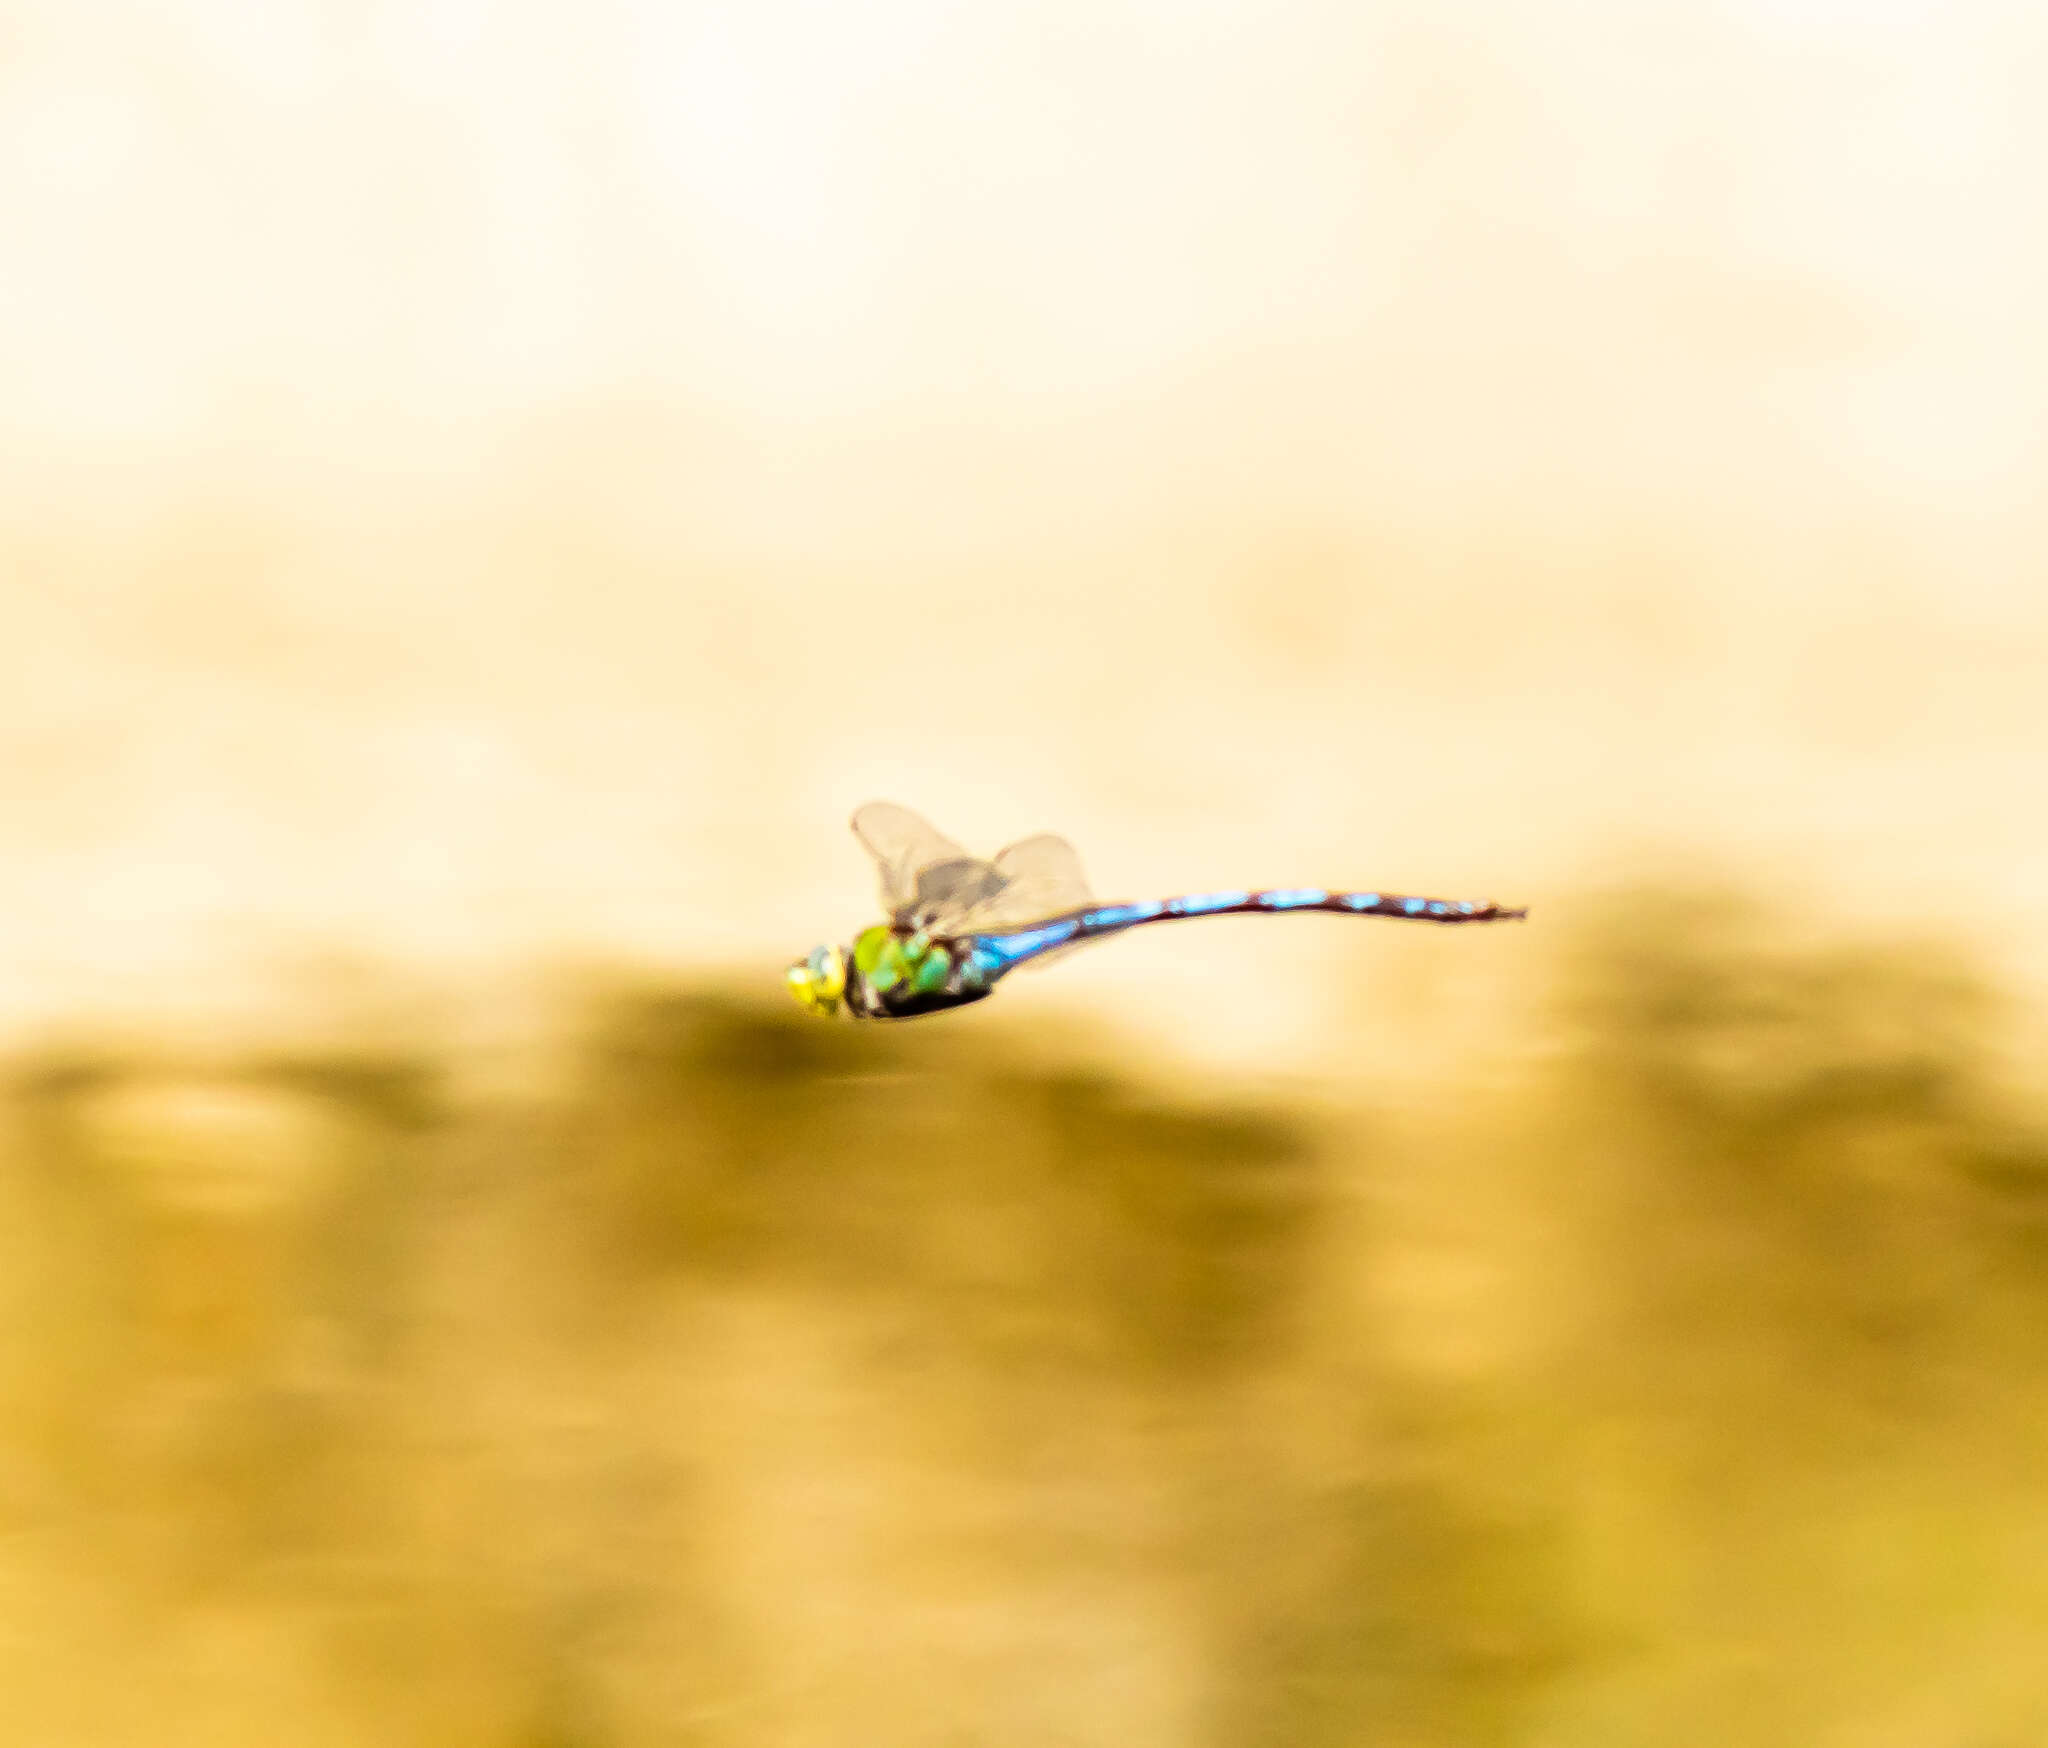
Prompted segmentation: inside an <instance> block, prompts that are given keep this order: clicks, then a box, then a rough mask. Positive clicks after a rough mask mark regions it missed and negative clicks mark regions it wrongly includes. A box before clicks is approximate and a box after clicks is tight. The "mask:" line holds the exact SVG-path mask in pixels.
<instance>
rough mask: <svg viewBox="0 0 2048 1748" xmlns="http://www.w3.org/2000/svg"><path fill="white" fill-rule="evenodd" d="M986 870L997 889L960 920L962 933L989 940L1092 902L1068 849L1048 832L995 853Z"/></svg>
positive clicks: (1076, 859)
mask: <svg viewBox="0 0 2048 1748" xmlns="http://www.w3.org/2000/svg"><path fill="white" fill-rule="evenodd" d="M990 866H991V867H992V868H993V870H994V872H995V873H996V875H997V876H999V879H1000V884H999V885H997V886H996V887H995V888H994V889H993V890H991V891H990V892H989V893H988V894H987V896H986V897H984V898H983V899H982V900H981V902H980V903H978V904H977V905H975V907H974V908H973V909H972V910H971V911H969V912H967V913H966V915H965V916H964V917H963V918H962V919H961V923H962V927H961V929H960V932H962V933H972V934H978V935H993V934H1000V933H1002V932H1004V931H1005V930H1009V929H1022V928H1029V927H1030V926H1031V925H1032V924H1033V923H1040V922H1044V921H1045V919H1046V918H1047V917H1055V916H1060V915H1063V914H1064V913H1065V912H1067V911H1070V910H1085V909H1086V908H1087V907H1088V906H1089V905H1090V904H1092V903H1093V902H1094V898H1093V895H1092V894H1091V893H1090V892H1089V890H1088V876H1087V875H1086V874H1084V873H1083V872H1082V871H1081V858H1080V857H1079V856H1078V855H1077V854H1075V852H1074V846H1073V845H1072V844H1070V843H1068V842H1067V840H1066V839H1065V838H1058V837H1054V836H1053V835H1052V834H1051V833H1049V832H1041V833H1040V834H1039V835H1038V836H1037V837H1034V838H1024V839H1022V840H1021V841H1019V842H1017V843H1014V844H1011V845H1010V846H1009V847H1008V848H1007V849H1005V850H1001V851H998V852H997V855H996V859H995V861H994V862H993V863H992V864H991V865H990ZM1034 963H1036V961H1034Z"/></svg>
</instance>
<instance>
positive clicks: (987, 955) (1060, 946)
mask: <svg viewBox="0 0 2048 1748" xmlns="http://www.w3.org/2000/svg"><path fill="white" fill-rule="evenodd" d="M852 825H853V833H854V836H855V837H857V838H858V839H859V840H860V842H861V844H862V846H863V847H864V848H865V849H866V851H867V853H868V855H869V856H870V857H871V858H872V859H873V861H874V864H875V869H876V872H877V873H878V874H879V875H880V878H881V892H882V908H883V911H884V912H885V913H886V916H887V921H885V922H879V923H874V924H872V925H870V926H869V927H867V928H865V929H863V930H861V932H860V933H859V934H858V935H856V936H855V937H854V938H853V940H852V941H850V942H848V943H847V944H846V945H845V946H843V947H834V946H821V947H814V948H812V949H811V951H810V952H809V953H808V954H807V955H805V956H804V957H803V958H801V959H799V960H797V961H796V962H795V963H794V964H792V965H791V966H790V967H789V969H788V971H787V972H785V973H784V977H785V979H786V982H787V985H788V989H789V993H790V995H791V997H792V998H793V999H794V1000H795V1001H796V1003H797V1005H798V1006H799V1007H801V1008H802V1009H803V1010H804V1011H805V1012H806V1013H812V1014H818V1015H821V1016H825V1017H832V1016H840V1015H843V1016H846V1017H848V1018H852V1019H862V1020H907V1019H914V1018H916V1017H918V1016H919V1015H922V1014H934V1013H942V1012H944V1011H946V1010H947V1009H950V1008H958V1007H965V1006H966V1005H967V1004H968V1003H970V1002H977V1001H982V1000H985V999H986V998H987V997H988V996H990V995H992V994H993V993H994V991H995V987H996V985H997V984H998V983H999V982H1001V981H1002V979H1003V978H1005V977H1007V976H1008V975H1009V974H1010V973H1011V972H1012V971H1016V970H1019V969H1020V968H1023V967H1025V966H1036V965H1045V964H1049V963H1051V962H1052V961H1053V960H1055V959H1057V958H1060V957H1063V956H1064V955H1066V954H1067V953H1069V952H1071V951H1072V950H1073V949H1074V948H1076V947H1080V946H1083V945H1085V944H1086V943H1088V942H1090V941H1096V940H1100V939H1102V938H1103V937H1104V936H1106V935H1118V934H1122V933H1123V932H1124V931H1125V930H1127V929H1136V928H1143V927H1146V926H1147V925H1149V924H1152V923H1161V922H1171V921H1174V920H1176V919H1178V918H1185V917H1207V916H1240V915H1260V916H1272V915H1278V914H1282V913H1287V912H1292V911H1328V912H1333V913H1335V914H1336V915H1338V916H1377V917H1396V918H1401V919H1404V920H1408V921H1415V922H1431V923H1491V922H1507V921H1511V920H1517V919H1520V918H1523V917H1526V916H1527V915H1528V914H1529V913H1528V911H1527V910H1526V909H1522V910H1508V909H1506V908H1504V907H1503V906H1501V905H1497V904H1494V903H1493V902H1491V901H1490V900H1474V899H1448V898H1410V897H1407V896H1405V895H1401V894H1396V893H1389V892H1337V891H1332V890H1330V889H1328V888H1326V887H1321V886H1278V887H1269V888H1267V889H1265V890H1262V891H1257V892H1253V891H1245V890H1233V891H1222V892H1195V893H1187V894H1184V895H1182V896H1181V897H1178V898H1148V899H1142V900H1139V901H1137V902H1132V903H1115V904H1105V903H1103V902H1102V901H1100V900H1099V899H1097V898H1095V897H1094V896H1093V895H1092V894H1091V893H1090V891H1089V889H1088V880H1087V876H1086V875H1085V874H1083V873H1082V871H1081V858H1080V857H1079V856H1078V855H1077V854H1076V853H1075V851H1074V847H1073V845H1071V844H1070V843H1068V842H1067V840H1066V839H1065V838H1061V837H1055V836H1053V835H1052V834H1051V833H1049V832H1041V833H1039V834H1038V835H1037V836H1036V837H1029V838H1021V839H1019V840H1018V841H1017V842H1016V843H1014V844H1010V845H1008V846H1007V847H1006V848H1004V849H1001V850H998V851H997V852H996V854H995V855H994V856H992V857H989V858H987V859H986V860H984V859H983V858H981V857H979V856H973V855H970V854H968V852H967V851H966V850H964V849H962V848H961V847H960V846H959V845H958V844H956V843H955V842H953V840H952V839H951V838H949V837H946V836H945V835H944V834H942V833H941V832H939V831H938V830H937V829H935V828H934V827H933V826H932V825H931V824H930V823H929V822H928V821H927V820H925V819H924V818H923V817H921V816H920V815H918V814H916V813H913V812H912V811H911V810H910V809H909V808H907V807H899V806H898V805H897V804H896V803H894V802H893V801H871V802H869V803H868V804H867V805H866V806H865V807H861V808H858V809H856V810H855V812H854V815H853V820H852Z"/></svg>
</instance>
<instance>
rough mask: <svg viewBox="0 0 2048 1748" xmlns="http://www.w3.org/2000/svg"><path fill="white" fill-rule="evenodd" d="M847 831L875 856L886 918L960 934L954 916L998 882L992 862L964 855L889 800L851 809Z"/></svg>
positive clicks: (986, 896)
mask: <svg viewBox="0 0 2048 1748" xmlns="http://www.w3.org/2000/svg"><path fill="white" fill-rule="evenodd" d="M853 832H854V836H855V837H857V838H859V839H860V841H861V843H862V844H863V845H864V846H866V849H867V852H868V854H869V855H870V856H872V857H873V858H874V860H875V868H876V870H877V872H878V873H879V874H880V876H881V890H882V908H883V909H884V910H885V911H887V912H888V913H889V915H890V917H891V918H892V919H900V920H903V921H905V922H912V923H915V924H916V925H917V926H920V927H924V928H929V929H932V930H933V931H935V932H937V933H944V934H950V933H960V932H963V931H961V930H959V929H958V928H957V926H956V925H957V923H958V921H959V919H960V918H961V917H963V916H965V915H967V914H968V913H969V912H970V911H972V910H973V909H975V907H977V906H978V905H981V904H983V903H986V902H987V901H988V899H989V898H990V897H991V896H992V895H993V894H994V893H995V892H996V891H997V889H998V888H1000V886H1001V885H1002V883H1003V876H1002V875H1000V874H999V873H997V871H996V869H995V867H994V865H993V864H992V863H988V862H984V861H982V860H981V859H980V858H979V857H975V856H970V855H969V854H968V853H967V852H966V851H965V850H963V849H962V848H961V847H960V846H959V845H958V844H956V843H954V842H953V840H952V839H951V838H949V837H947V836H946V835H945V834H944V833H943V832H941V831H940V830H939V829H938V828H937V827H936V826H934V825H933V824H932V823H931V822H930V821H929V820H927V819H926V818H924V817H923V816H922V815H921V814H916V813H913V812H911V810H910V809H909V808H907V807H899V806H897V804H896V803H895V802H893V801H870V802H869V803H868V804H867V805H866V806H865V807H861V808H857V809H856V810H855V812H854V815H853Z"/></svg>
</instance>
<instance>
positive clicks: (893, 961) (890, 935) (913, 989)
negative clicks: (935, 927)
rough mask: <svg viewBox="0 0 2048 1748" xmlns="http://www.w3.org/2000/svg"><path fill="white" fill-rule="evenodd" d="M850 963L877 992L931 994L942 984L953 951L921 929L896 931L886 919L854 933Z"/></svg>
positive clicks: (884, 994)
mask: <svg viewBox="0 0 2048 1748" xmlns="http://www.w3.org/2000/svg"><path fill="white" fill-rule="evenodd" d="M853 963H854V968H855V969H856V970H857V971H859V973H860V974H861V976H862V978H863V979H865V980H866V982H867V985H868V987H869V988H870V989H872V990H873V991H874V992H875V993H876V994H877V995H879V996H883V997H887V996H890V995H892V994H903V995H910V994H916V995H935V994H937V993H938V992H939V991H940V990H942V989H944V988H945V987H946V978H947V976H948V975H949V974H950V973H951V971H952V969H953V955H952V954H951V953H949V952H947V950H946V949H945V948H944V947H942V946H940V945H939V943H938V942H937V941H934V940H933V939H932V938H931V937H930V936H929V935H927V934H925V933H923V932H922V931H920V932H919V933H917V934H914V935H899V934H897V933H896V931H895V930H894V929H892V928H891V927H890V926H889V925H888V924H887V923H876V924H875V925H874V927H873V928H869V929H863V930H862V931H861V932H860V934H859V935H858V936H856V937H855V939H854V943H853Z"/></svg>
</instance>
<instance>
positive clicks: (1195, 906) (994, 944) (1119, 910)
mask: <svg viewBox="0 0 2048 1748" xmlns="http://www.w3.org/2000/svg"><path fill="white" fill-rule="evenodd" d="M1318 910H1319V911H1329V912H1333V913H1334V914H1336V915H1339V916H1380V917H1395V918H1401V919H1404V920H1407V921H1412V922H1431V923H1491V922H1509V921H1513V920H1515V919H1518V918H1521V917H1526V916H1527V915H1528V914H1529V913H1528V912H1527V911H1526V910H1509V909H1506V908H1504V907H1503V906H1501V905H1497V904H1495V903H1493V902H1492V901H1491V900H1490V899H1450V898H1417V897H1410V896H1408V895H1407V894H1404V893H1391V892H1333V891H1331V890H1330V889H1328V888H1327V887H1322V886H1276V887H1268V888H1265V889H1263V890H1261V891H1256V892H1254V891H1248V890H1245V889H1243V888H1235V889H1232V890H1230V891H1226V892H1194V893H1187V894H1184V895H1182V896H1181V897H1178V898H1154V899H1144V900H1141V901H1139V902H1136V903H1131V904H1098V905H1091V906H1090V907H1089V908H1088V909H1086V910H1077V911H1073V912H1070V913H1068V914H1067V915H1065V916H1057V917H1048V918H1047V919H1046V920H1045V921H1044V922H1042V923H1035V924H1033V925H1032V926H1031V927H1030V928H1028V929H1015V930H1011V931H1009V932H1007V933H1004V934H989V935H977V936H975V937H974V941H973V949H972V955H973V959H974V961H975V962H976V963H977V964H979V965H980V966H981V967H982V968H983V969H985V971H986V972H987V973H988V975H989V976H991V977H999V976H1001V975H1002V974H1003V973H1004V972H1005V971H1010V970H1013V969H1014V968H1015V967H1017V966H1019V965H1022V964H1024V963H1025V962H1026V961H1027V960H1030V959H1035V958H1037V957H1038V956H1039V955H1040V954H1043V953H1050V952H1053V951H1055V950H1056V949H1058V948H1060V947H1066V946H1071V945H1074V944H1076V943H1078V942H1081V941H1087V940H1093V939H1096V938H1098V937H1100V936H1103V935H1112V934H1120V933H1121V932H1122V931H1123V930H1125V929H1132V928H1137V927H1139V926H1140V925H1141V924H1144V923H1152V922H1170V921H1172V920H1173V919H1175V918H1177V917H1202V916H1245V915H1264V916H1272V915H1278V914H1280V913H1282V912H1288V911H1318Z"/></svg>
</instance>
